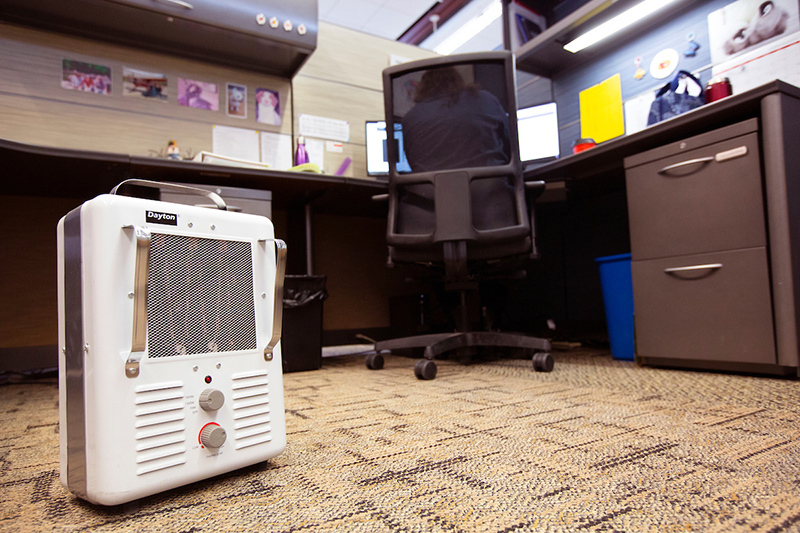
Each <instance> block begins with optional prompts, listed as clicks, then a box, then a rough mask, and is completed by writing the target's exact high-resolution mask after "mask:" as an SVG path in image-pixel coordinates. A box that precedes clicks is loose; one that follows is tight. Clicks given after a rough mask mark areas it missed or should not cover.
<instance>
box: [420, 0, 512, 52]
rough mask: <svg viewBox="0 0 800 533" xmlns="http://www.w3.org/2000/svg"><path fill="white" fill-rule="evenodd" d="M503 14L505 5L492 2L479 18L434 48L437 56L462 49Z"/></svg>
mask: <svg viewBox="0 0 800 533" xmlns="http://www.w3.org/2000/svg"><path fill="white" fill-rule="evenodd" d="M502 14H503V4H501V3H500V2H499V1H496V2H492V3H491V4H490V5H489V6H488V7H487V8H486V9H484V10H483V12H482V13H481V14H480V15H478V16H477V17H475V18H473V19H471V20H470V21H469V22H467V23H466V24H464V25H463V26H461V27H460V28H459V29H458V30H456V31H455V33H453V34H451V35H450V36H449V37H448V38H447V39H445V40H444V41H442V42H441V43H439V44H438V45H436V46H434V47H433V51H434V52H436V53H437V54H443V55H448V54H452V53H453V52H454V51H455V50H457V49H458V48H459V47H461V46H462V45H463V44H464V43H466V42H467V41H469V40H470V39H472V38H473V37H475V36H476V35H478V34H479V33H480V32H482V31H483V30H484V29H485V28H486V27H487V26H489V24H491V23H492V22H494V21H495V20H497V19H499V18H500V15H502Z"/></svg>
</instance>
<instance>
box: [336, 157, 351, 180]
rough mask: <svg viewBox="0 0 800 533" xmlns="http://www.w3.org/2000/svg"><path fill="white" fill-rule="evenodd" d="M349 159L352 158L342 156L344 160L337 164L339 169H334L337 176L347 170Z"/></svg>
mask: <svg viewBox="0 0 800 533" xmlns="http://www.w3.org/2000/svg"><path fill="white" fill-rule="evenodd" d="M350 161H352V159H350V158H349V157H345V158H344V161H343V162H342V164H341V165H340V166H339V170H337V171H336V175H337V176H341V175H342V174H344V173H345V171H346V170H347V167H349V166H350Z"/></svg>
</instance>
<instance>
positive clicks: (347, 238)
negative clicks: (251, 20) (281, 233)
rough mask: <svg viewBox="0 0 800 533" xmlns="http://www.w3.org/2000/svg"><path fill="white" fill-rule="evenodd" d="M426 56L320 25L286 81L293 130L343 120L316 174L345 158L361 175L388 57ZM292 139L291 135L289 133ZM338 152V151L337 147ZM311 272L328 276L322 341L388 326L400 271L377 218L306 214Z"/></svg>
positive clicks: (407, 47)
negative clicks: (338, 141) (392, 265)
mask: <svg viewBox="0 0 800 533" xmlns="http://www.w3.org/2000/svg"><path fill="white" fill-rule="evenodd" d="M434 55H436V54H434V53H433V52H430V51H427V50H422V49H420V48H417V47H415V46H411V45H407V44H403V43H398V42H395V41H390V40H387V39H382V38H378V37H374V36H371V35H367V34H364V33H360V32H357V31H353V30H350V29H347V28H342V27H340V26H335V25H333V24H326V23H320V25H319V33H318V35H317V50H316V51H315V52H314V54H313V55H312V56H311V58H309V60H308V61H307V62H306V64H305V65H303V68H301V69H300V71H298V73H297V74H296V75H295V77H294V78H293V80H292V91H293V101H294V104H295V105H294V121H295V127H296V128H297V124H298V121H299V117H300V114H301V113H307V114H309V115H314V116H319V117H323V118H331V119H336V120H344V121H347V122H348V123H349V126H350V142H346V143H342V146H341V150H342V151H341V152H334V151H330V152H329V151H326V152H325V154H324V164H323V169H324V170H325V172H326V173H334V172H336V170H337V169H338V168H339V166H340V165H341V164H342V162H343V161H344V160H345V158H347V157H349V158H351V160H352V163H351V164H350V166H349V168H348V169H347V171H346V172H345V175H346V176H350V177H353V178H366V146H365V144H364V142H365V141H364V123H365V121H367V120H381V119H382V118H383V79H382V72H383V69H385V68H386V67H388V66H389V64H390V61H391V58H392V56H395V58H404V59H422V58H425V57H431V56H434ZM296 134H297V131H296ZM337 149H338V148H337ZM312 229H313V236H312V241H313V250H314V257H313V270H314V273H316V274H325V275H327V276H328V282H327V283H328V294H329V296H328V299H327V300H326V301H325V303H324V306H325V307H324V316H323V329H324V330H325V331H326V332H328V333H327V334H326V339H325V340H326V342H328V343H333V344H336V343H340V342H349V341H353V340H354V339H353V337H352V335H336V336H332V335H331V334H330V332H349V333H355V332H357V331H358V330H361V331H362V332H367V333H370V332H372V331H374V330H375V329H378V328H385V327H387V326H389V314H390V313H389V298H390V297H391V296H394V295H396V294H399V293H402V292H403V291H407V290H408V287H407V286H405V285H404V284H403V280H402V278H401V277H400V274H399V273H397V272H396V271H391V270H388V269H387V267H386V258H387V248H386V224H385V220H383V219H381V220H378V219H374V218H372V219H370V218H365V217H360V216H358V214H357V213H354V216H348V217H342V216H331V215H321V214H317V215H314V216H313V218H312Z"/></svg>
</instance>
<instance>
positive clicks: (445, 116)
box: [397, 67, 518, 234]
mask: <svg viewBox="0 0 800 533" xmlns="http://www.w3.org/2000/svg"><path fill="white" fill-rule="evenodd" d="M414 103H415V105H414V107H413V108H412V109H411V110H410V111H409V112H408V113H407V114H406V115H405V117H404V118H403V120H402V125H403V139H404V143H405V152H406V157H407V158H408V162H409V165H410V166H411V169H412V171H413V172H429V171H444V170H450V169H458V168H467V167H485V166H497V165H505V164H507V163H508V162H509V159H510V154H511V150H510V142H509V130H508V115H507V113H506V111H505V109H504V108H503V106H502V104H501V103H500V101H499V100H498V99H497V98H496V97H495V96H494V95H493V94H491V93H490V92H488V91H486V90H482V89H480V88H479V87H477V86H475V85H467V84H466V83H465V82H464V80H463V78H462V77H461V75H460V74H459V73H458V71H457V70H456V69H455V68H453V67H443V68H436V69H431V70H429V71H427V72H425V73H424V74H423V76H422V79H421V80H420V83H419V86H418V87H417V90H416V93H415V95H414ZM470 190H471V196H472V204H473V225H474V226H475V228H476V229H479V230H486V229H492V228H497V227H505V226H513V225H515V224H517V223H518V222H517V216H516V207H515V201H514V189H513V187H512V185H511V184H510V183H509V180H508V178H507V177H505V176H501V177H496V178H490V179H479V180H474V181H473V182H472V184H471V186H470ZM398 202H399V203H398V227H397V231H399V232H400V233H411V234H428V233H432V232H433V231H434V229H435V216H434V214H433V187H432V186H431V185H429V184H418V185H410V186H406V187H404V189H403V190H402V191H401V192H400V194H399V197H398Z"/></svg>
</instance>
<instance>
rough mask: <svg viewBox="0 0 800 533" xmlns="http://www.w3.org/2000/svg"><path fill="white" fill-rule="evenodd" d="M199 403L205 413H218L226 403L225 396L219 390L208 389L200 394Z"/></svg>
mask: <svg viewBox="0 0 800 533" xmlns="http://www.w3.org/2000/svg"><path fill="white" fill-rule="evenodd" d="M198 401H199V402H200V407H201V408H202V409H203V411H217V410H218V409H219V408H220V407H222V404H224V403H225V395H224V394H222V391H219V390H217V389H206V390H204V391H203V392H201V393H200V400H198Z"/></svg>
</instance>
